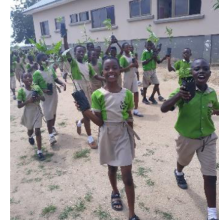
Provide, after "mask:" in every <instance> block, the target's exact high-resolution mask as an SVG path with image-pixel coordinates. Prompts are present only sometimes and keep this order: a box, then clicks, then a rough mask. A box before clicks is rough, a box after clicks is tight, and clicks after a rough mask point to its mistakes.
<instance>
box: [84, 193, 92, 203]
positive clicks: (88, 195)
mask: <svg viewBox="0 0 220 220" xmlns="http://www.w3.org/2000/svg"><path fill="white" fill-rule="evenodd" d="M84 198H85V200H86V201H87V202H91V201H92V198H93V197H92V193H91V192H88V193H86V195H85V197H84Z"/></svg>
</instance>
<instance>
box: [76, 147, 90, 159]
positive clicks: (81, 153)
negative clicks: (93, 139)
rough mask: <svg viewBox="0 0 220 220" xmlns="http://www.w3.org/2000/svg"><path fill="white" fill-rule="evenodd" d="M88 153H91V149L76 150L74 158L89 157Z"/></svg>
mask: <svg viewBox="0 0 220 220" xmlns="http://www.w3.org/2000/svg"><path fill="white" fill-rule="evenodd" d="M88 154H90V150H89V149H83V150H80V151H76V152H75V153H74V155H73V158H74V159H79V158H88Z"/></svg>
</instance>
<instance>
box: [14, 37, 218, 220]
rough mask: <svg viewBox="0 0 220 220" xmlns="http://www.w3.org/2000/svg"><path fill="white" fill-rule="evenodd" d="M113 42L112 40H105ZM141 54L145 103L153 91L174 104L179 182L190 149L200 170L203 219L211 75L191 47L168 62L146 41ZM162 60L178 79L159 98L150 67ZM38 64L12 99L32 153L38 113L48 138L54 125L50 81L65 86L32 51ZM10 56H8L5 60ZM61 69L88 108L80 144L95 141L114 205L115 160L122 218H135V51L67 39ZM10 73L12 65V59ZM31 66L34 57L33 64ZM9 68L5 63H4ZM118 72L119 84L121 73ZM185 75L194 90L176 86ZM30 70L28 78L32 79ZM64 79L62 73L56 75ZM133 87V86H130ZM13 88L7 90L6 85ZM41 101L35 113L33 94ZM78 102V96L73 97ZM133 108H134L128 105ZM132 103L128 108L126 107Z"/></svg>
mask: <svg viewBox="0 0 220 220" xmlns="http://www.w3.org/2000/svg"><path fill="white" fill-rule="evenodd" d="M63 40H64V48H65V50H68V49H69V46H68V42H67V34H66V35H65V36H63ZM113 43H117V44H118V46H119V48H120V50H121V51H120V53H119V54H117V48H116V47H114V46H112V44H113ZM145 48H146V50H144V51H143V54H142V57H141V61H142V65H143V71H144V72H143V91H142V95H143V100H142V102H143V103H145V104H150V102H152V103H153V104H157V101H156V100H155V98H154V96H155V94H156V93H158V99H159V101H163V104H162V106H161V111H162V112H168V111H173V110H174V109H175V108H176V107H178V108H179V115H178V119H177V123H176V125H175V129H176V130H177V132H178V133H179V136H178V138H177V139H176V150H177V154H178V159H177V168H176V169H175V170H174V175H175V178H176V181H177V184H178V186H179V187H180V188H182V189H187V183H186V180H185V177H184V173H183V172H182V171H183V168H184V167H185V166H187V165H188V164H189V163H190V161H191V160H192V158H193V156H194V154H195V152H196V153H197V156H198V159H199V162H200V164H201V172H202V174H203V178H204V189H205V195H206V199H207V203H208V220H216V219H217V211H216V179H217V178H216V140H217V135H216V134H215V133H214V131H215V128H214V123H213V121H212V119H211V116H212V115H213V114H215V115H218V114H219V111H218V109H219V106H218V99H217V95H216V92H215V91H214V90H213V89H212V88H210V87H208V85H207V81H208V79H209V77H210V75H211V71H210V66H209V63H208V62H207V61H206V60H204V59H196V60H194V61H193V62H191V61H190V57H191V55H192V54H191V50H190V49H189V48H185V49H184V50H183V60H179V61H177V62H175V64H174V67H173V66H172V65H171V56H165V57H163V58H162V59H160V58H159V55H158V54H159V50H157V49H156V48H155V46H154V44H153V43H152V42H151V41H147V42H146V44H145ZM86 49H87V54H86ZM164 60H168V70H169V71H176V72H177V74H178V76H179V85H180V87H179V88H178V89H176V90H175V91H174V92H173V93H172V94H171V95H170V97H169V99H168V100H167V101H166V100H165V99H164V98H163V97H162V96H161V94H160V90H159V80H158V78H157V75H156V64H159V63H161V62H163V61H164ZM37 63H38V68H37V69H38V70H36V71H35V72H34V73H33V77H32V72H30V71H29V72H24V73H23V74H22V82H23V83H24V87H22V88H21V89H20V90H19V91H18V96H17V100H18V107H19V108H21V107H24V108H25V109H24V113H23V116H22V124H23V125H24V126H26V127H27V129H28V136H29V142H30V143H31V144H34V139H33V132H34V131H33V129H35V135H36V140H37V146H38V151H37V154H38V156H39V159H40V160H43V159H44V155H43V153H42V150H41V133H40V127H41V125H42V117H43V115H44V117H45V119H46V123H47V127H48V133H49V137H50V143H51V144H52V145H53V144H54V143H55V142H56V139H55V135H57V131H56V129H55V127H54V126H55V120H56V109H57V102H58V96H57V91H56V83H57V84H59V85H61V86H63V87H64V90H65V89H66V85H65V83H63V82H62V81H60V80H59V79H58V78H57V75H56V68H57V66H56V65H51V66H49V65H48V62H47V56H46V55H45V54H39V55H38V56H37ZM12 64H13V62H12ZM62 65H63V66H64V65H67V66H68V68H66V69H64V67H63V66H62V67H61V68H60V69H61V72H62V73H63V74H62V75H63V76H66V75H67V72H68V73H69V75H70V78H71V80H72V81H73V84H74V85H73V92H75V91H79V90H83V92H84V94H85V97H86V100H85V102H88V103H89V105H90V106H91V109H86V110H84V111H82V119H81V120H77V121H76V126H77V133H78V134H81V126H82V124H84V126H85V130H86V133H87V135H88V144H89V146H90V147H91V148H92V149H96V148H98V150H99V160H100V164H107V165H108V177H109V181H110V184H111V186H112V193H111V205H112V208H113V209H114V210H116V211H121V210H122V209H123V204H122V201H121V196H120V193H119V190H118V187H117V178H116V174H117V170H118V166H120V167H121V173H122V179H123V182H124V185H125V191H126V195H127V200H128V207H129V220H139V217H138V216H137V215H136V214H135V208H134V206H135V192H134V182H133V178H132V160H133V159H134V151H135V145H136V144H135V140H134V137H137V139H139V137H138V135H137V134H136V132H135V131H134V130H133V115H134V116H138V117H143V115H142V114H141V113H140V112H139V111H138V101H139V97H138V94H139V92H138V81H139V80H138V78H137V77H139V75H138V62H137V56H134V55H133V54H132V46H131V45H129V44H128V43H124V44H123V45H122V46H120V44H119V43H118V42H117V41H116V40H114V41H112V42H111V43H110V45H109V47H108V48H107V51H106V52H105V54H102V53H101V48H100V47H94V45H93V44H92V43H89V44H87V48H85V47H84V46H82V45H77V46H75V47H74V55H73V54H72V53H71V52H68V53H67V54H66V56H64V57H63V64H62ZM12 67H13V68H11V74H12V73H14V69H15V67H14V65H12ZM35 68H36V65H35ZM12 70H13V71H12ZM121 73H124V74H123V86H122V80H121ZM187 77H191V78H193V79H194V80H195V84H196V90H195V95H194V96H193V97H191V95H192V94H191V93H190V92H189V91H188V90H187V89H186V87H184V85H183V83H182V82H183V80H184V79H185V78H187ZM32 78H33V82H34V84H32ZM64 79H65V80H66V78H65V77H64ZM151 84H153V85H154V88H153V92H152V94H151V96H150V98H149V101H150V102H149V101H148V99H147V98H146V92H147V88H148V87H149V86H150V85H151ZM132 93H133V94H132ZM13 94H14V93H13ZM40 101H41V102H42V108H43V114H42V111H41V107H40V105H39V102H40ZM76 106H77V108H78V109H80V104H79V103H76ZM133 109H134V110H133ZM132 110H133V112H132ZM90 121H92V122H93V123H95V124H96V125H97V126H99V138H98V144H97V143H96V142H95V140H94V138H93V136H92V134H91V127H90Z"/></svg>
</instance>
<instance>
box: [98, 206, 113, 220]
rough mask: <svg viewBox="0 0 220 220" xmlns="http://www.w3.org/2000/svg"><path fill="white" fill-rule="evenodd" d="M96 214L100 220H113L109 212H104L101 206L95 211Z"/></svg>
mask: <svg viewBox="0 0 220 220" xmlns="http://www.w3.org/2000/svg"><path fill="white" fill-rule="evenodd" d="M94 214H95V215H96V216H97V217H98V218H99V220H101V219H106V220H111V219H112V217H111V215H110V214H109V212H106V211H104V210H103V209H102V207H101V206H99V208H98V209H97V210H95V211H94Z"/></svg>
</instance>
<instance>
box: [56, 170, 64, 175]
mask: <svg viewBox="0 0 220 220" xmlns="http://www.w3.org/2000/svg"><path fill="white" fill-rule="evenodd" d="M65 173H66V171H62V170H56V175H57V176H62V175H64V174H65Z"/></svg>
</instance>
